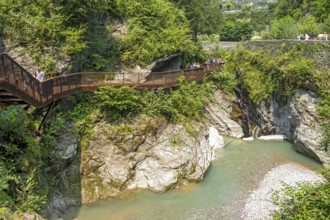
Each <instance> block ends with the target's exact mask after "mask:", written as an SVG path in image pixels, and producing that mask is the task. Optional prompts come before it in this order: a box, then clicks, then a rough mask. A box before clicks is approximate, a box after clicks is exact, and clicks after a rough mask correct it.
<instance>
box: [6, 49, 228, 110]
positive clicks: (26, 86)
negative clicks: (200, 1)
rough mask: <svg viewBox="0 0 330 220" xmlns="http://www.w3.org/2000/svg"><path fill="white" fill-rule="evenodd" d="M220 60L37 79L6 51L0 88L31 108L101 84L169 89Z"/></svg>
mask: <svg viewBox="0 0 330 220" xmlns="http://www.w3.org/2000/svg"><path fill="white" fill-rule="evenodd" d="M222 64H223V63H217V64H215V63H213V64H208V65H203V66H202V67H199V68H194V69H184V70H180V71H169V72H154V73H151V74H150V75H149V76H147V77H146V78H144V79H140V75H138V77H137V79H133V80H132V79H128V78H126V77H125V75H123V78H122V79H115V78H114V77H113V74H111V73H100V72H79V73H74V74H68V75H63V76H57V77H54V78H50V79H47V80H45V81H43V82H40V81H38V80H37V79H36V78H35V77H34V76H33V75H32V74H31V73H29V72H28V71H26V70H25V69H24V68H23V67H22V66H21V65H19V64H18V63H17V62H16V61H15V60H13V59H12V58H11V57H10V56H8V55H7V54H0V89H3V90H6V91H8V92H10V93H11V94H13V95H14V96H16V97H18V98H19V99H21V100H23V101H24V102H26V103H28V104H30V105H33V106H35V107H42V106H45V105H47V104H49V103H51V102H53V101H55V100H56V99H60V98H63V97H65V96H68V95H72V94H74V93H78V92H82V91H91V90H95V89H97V88H99V87H101V86H113V87H121V86H130V87H136V88H149V89H153V88H169V87H173V86H177V85H178V83H179V77H180V76H181V75H182V76H184V78H185V80H186V81H199V80H202V79H203V78H204V77H205V76H207V75H210V74H211V73H212V72H214V71H218V70H220V69H221V66H222Z"/></svg>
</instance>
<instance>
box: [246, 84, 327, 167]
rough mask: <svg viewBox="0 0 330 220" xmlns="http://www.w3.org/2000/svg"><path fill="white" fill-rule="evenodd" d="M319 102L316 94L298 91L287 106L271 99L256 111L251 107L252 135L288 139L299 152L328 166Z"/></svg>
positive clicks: (254, 107) (256, 108)
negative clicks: (281, 136)
mask: <svg viewBox="0 0 330 220" xmlns="http://www.w3.org/2000/svg"><path fill="white" fill-rule="evenodd" d="M318 101H319V99H318V97H317V96H316V95H315V94H314V93H313V92H310V91H303V90H299V91H297V92H296V94H295V95H294V96H293V97H292V98H291V100H289V102H288V103H285V102H284V103H281V102H280V101H277V100H276V99H275V98H273V97H272V98H270V99H269V100H268V101H266V102H262V103H261V104H260V105H259V106H257V107H256V106H250V107H249V108H250V109H251V111H249V119H250V123H251V124H254V125H253V126H254V128H253V130H252V132H251V134H252V135H253V136H255V137H258V136H260V135H275V134H277V135H279V134H280V135H285V136H286V137H287V139H288V140H289V141H292V142H293V143H294V147H295V149H296V150H297V151H298V152H300V153H302V154H304V155H307V156H309V157H311V158H313V159H315V160H316V161H319V162H321V163H323V164H328V163H330V155H329V153H328V152H325V151H324V150H323V149H322V147H321V146H320V142H321V138H322V130H321V122H320V116H319V115H318V112H317V105H318ZM253 109H255V111H254V110H253ZM250 126H251V125H250ZM253 126H252V127H253Z"/></svg>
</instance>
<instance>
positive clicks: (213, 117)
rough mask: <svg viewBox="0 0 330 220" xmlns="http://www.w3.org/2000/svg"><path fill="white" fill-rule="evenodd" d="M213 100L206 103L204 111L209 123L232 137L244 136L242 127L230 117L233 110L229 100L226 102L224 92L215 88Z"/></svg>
mask: <svg viewBox="0 0 330 220" xmlns="http://www.w3.org/2000/svg"><path fill="white" fill-rule="evenodd" d="M214 98H215V102H214V103H213V102H210V103H208V105H207V107H206V112H207V115H208V118H209V121H210V123H211V124H212V125H213V126H214V127H215V128H216V129H217V130H218V131H219V132H220V133H221V134H225V135H228V136H230V137H234V138H242V137H243V136H244V134H243V129H242V127H241V126H240V125H239V124H238V123H237V122H235V121H234V120H232V119H231V116H230V114H231V112H232V111H233V109H232V106H231V104H230V102H228V101H227V100H226V99H225V97H224V94H223V93H222V92H221V91H220V90H217V91H216V92H215V93H214Z"/></svg>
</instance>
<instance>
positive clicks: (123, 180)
mask: <svg viewBox="0 0 330 220" xmlns="http://www.w3.org/2000/svg"><path fill="white" fill-rule="evenodd" d="M151 120H156V121H154V122H151ZM126 126H128V127H127V128H126V130H127V131H124V130H122V129H120V128H118V126H113V125H110V124H108V123H98V124H96V125H95V126H94V129H93V131H94V134H93V137H91V139H90V141H89V147H88V149H86V150H83V151H82V161H81V175H82V180H81V190H82V203H83V204H88V203H92V202H95V201H98V200H100V199H105V198H107V197H112V196H118V195H120V194H121V193H122V192H124V191H129V190H135V189H150V190H152V191H155V192H164V191H166V190H168V189H172V188H175V187H178V186H180V185H182V184H185V183H188V182H192V181H193V182H195V181H200V180H202V179H203V176H204V173H205V172H206V170H207V169H208V167H209V165H210V163H211V160H212V159H213V158H214V154H215V149H217V148H220V147H222V146H224V141H223V138H222V137H221V136H220V135H219V133H218V131H217V130H216V129H215V128H214V127H209V128H207V127H205V126H203V125H202V124H194V126H193V129H194V132H193V134H192V133H190V132H191V131H190V129H189V131H190V132H189V133H188V132H187V131H186V129H185V128H184V127H183V126H181V125H174V124H168V123H167V122H166V120H165V119H159V118H158V119H150V118H148V117H140V118H139V119H137V121H135V122H134V123H132V124H130V125H126Z"/></svg>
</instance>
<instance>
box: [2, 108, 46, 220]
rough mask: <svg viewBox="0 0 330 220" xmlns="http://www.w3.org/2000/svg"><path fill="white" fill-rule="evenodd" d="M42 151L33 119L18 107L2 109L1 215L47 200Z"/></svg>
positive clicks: (35, 207)
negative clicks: (35, 132) (42, 169)
mask: <svg viewBox="0 0 330 220" xmlns="http://www.w3.org/2000/svg"><path fill="white" fill-rule="evenodd" d="M43 153H44V152H42V150H41V149H40V147H39V145H38V143H37V141H36V139H35V137H34V133H33V123H32V121H31V120H29V118H28V117H27V115H26V114H25V112H24V110H23V109H22V108H19V107H8V108H6V109H3V108H2V109H0V218H1V219H3V218H5V219H6V218H9V216H11V215H12V214H13V213H14V212H25V211H38V210H40V209H41V208H42V207H43V205H44V204H45V202H46V197H45V195H46V194H47V192H46V189H45V187H44V186H43V183H42V179H43V178H42V175H41V170H40V168H41V166H42V165H43V164H44V163H43Z"/></svg>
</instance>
